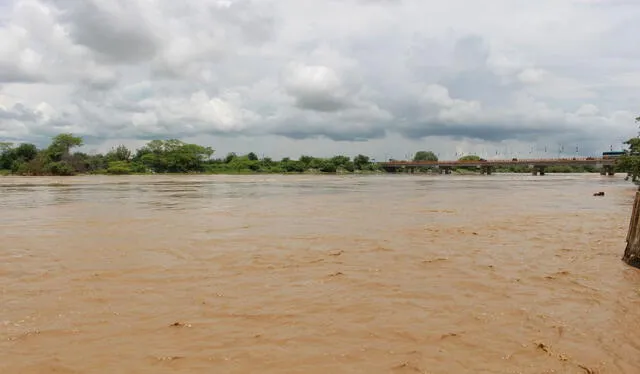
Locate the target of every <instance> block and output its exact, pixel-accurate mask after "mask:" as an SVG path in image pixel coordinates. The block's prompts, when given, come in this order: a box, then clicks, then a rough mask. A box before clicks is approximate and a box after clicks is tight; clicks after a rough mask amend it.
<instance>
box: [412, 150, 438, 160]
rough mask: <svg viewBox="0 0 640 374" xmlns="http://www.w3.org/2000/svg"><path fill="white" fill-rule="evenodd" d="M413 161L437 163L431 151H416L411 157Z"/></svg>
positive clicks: (436, 157)
mask: <svg viewBox="0 0 640 374" xmlns="http://www.w3.org/2000/svg"><path fill="white" fill-rule="evenodd" d="M413 161H438V156H436V154H435V153H433V152H431V151H418V152H416V154H415V156H413Z"/></svg>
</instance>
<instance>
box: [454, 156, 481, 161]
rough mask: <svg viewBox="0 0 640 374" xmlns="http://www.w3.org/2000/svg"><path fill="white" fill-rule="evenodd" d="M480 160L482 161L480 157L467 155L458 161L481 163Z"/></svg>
mask: <svg viewBox="0 0 640 374" xmlns="http://www.w3.org/2000/svg"><path fill="white" fill-rule="evenodd" d="M480 160H481V158H480V156H476V155H466V156H462V157H460V158H459V159H458V161H480Z"/></svg>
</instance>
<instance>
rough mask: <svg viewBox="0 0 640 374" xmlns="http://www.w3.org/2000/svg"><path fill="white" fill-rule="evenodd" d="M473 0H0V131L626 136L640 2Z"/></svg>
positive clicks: (348, 142) (482, 138)
mask: <svg viewBox="0 0 640 374" xmlns="http://www.w3.org/2000/svg"><path fill="white" fill-rule="evenodd" d="M490 3H491V6H488V5H487V4H485V3H482V2H474V1H467V0H451V1H447V2H439V1H435V0H422V1H418V0H402V1H399V0H398V1H394V0H349V1H324V2H322V1H318V2H311V1H294V0H278V1H275V0H266V1H257V0H208V1H202V0H184V1H172V0H154V1H147V0H111V1H106V0H86V1H73V0H5V1H4V2H0V40H2V43H0V137H1V138H3V139H10V140H27V141H29V140H32V141H41V139H42V138H43V137H46V136H50V135H53V134H56V133H58V132H61V131H72V132H75V133H77V134H78V135H82V136H85V137H86V138H87V139H91V141H92V142H95V143H96V144H107V143H109V142H112V141H123V142H130V143H131V144H134V143H135V144H137V143H138V142H140V141H143V140H144V139H151V138H157V137H181V138H192V139H210V141H211V142H213V143H215V142H216V141H217V140H216V139H219V138H220V137H224V138H225V139H226V140H224V143H225V144H227V145H228V144H235V145H236V146H238V147H241V148H242V147H247V149H238V150H237V151H239V152H244V151H250V150H255V151H258V152H260V151H261V150H260V149H249V148H248V147H249V145H248V144H251V147H258V148H260V147H267V146H266V145H265V146H263V145H262V144H270V145H269V147H270V148H269V149H268V150H269V151H274V149H278V146H277V145H276V144H277V143H278V142H280V144H287V147H293V148H295V149H298V148H299V147H298V146H295V147H294V146H293V144H305V145H304V148H303V149H304V150H305V151H307V152H308V153H314V152H316V153H322V152H324V150H326V149H332V150H334V149H338V148H339V147H345V148H346V149H349V150H353V151H354V152H357V150H362V151H363V152H364V151H365V150H366V151H367V152H374V153H375V152H377V153H378V157H384V156H382V154H384V153H389V152H393V153H399V152H400V149H404V148H411V147H420V148H427V149H433V150H435V151H439V152H443V153H444V152H449V151H447V150H452V149H455V148H456V147H458V148H459V147H463V144H464V147H471V148H473V149H477V148H478V147H480V146H479V144H484V146H486V147H489V148H491V147H494V148H500V147H502V148H504V147H505V144H507V143H509V144H512V145H513V146H514V147H522V149H525V150H526V149H529V146H527V145H526V144H532V143H540V144H542V143H544V144H559V143H567V144H568V143H574V142H580V143H581V144H583V149H585V150H590V151H593V152H598V149H600V148H602V147H603V146H604V144H605V143H606V144H610V143H613V142H617V143H620V141H621V139H624V138H626V137H629V136H633V135H635V132H636V128H635V125H634V123H633V119H634V118H635V117H636V116H637V115H638V112H640V108H638V102H639V100H638V93H637V92H636V90H635V89H634V88H635V87H636V86H637V85H634V82H637V81H638V74H637V66H640V54H639V53H637V51H635V50H634V49H633V48H632V44H633V43H631V41H632V40H634V39H633V38H634V37H635V36H636V35H637V34H638V32H640V29H639V27H640V26H638V25H639V24H638V22H637V19H638V17H640V4H638V3H637V2H633V1H607V2H598V1H578V0H562V1H553V0H541V1H537V2H525V1H519V0H517V1H511V0H492V1H491V2H490ZM233 139H235V140H233ZM239 139H244V140H242V141H240V140H239ZM247 139H262V141H255V142H249V141H248V140H247ZM0 140H2V139H0ZM218 142H219V140H218ZM292 142H293V143H292ZM334 142H337V143H336V144H335V145H334ZM385 142H388V143H385ZM243 144H245V145H243ZM470 144H473V146H471V145H470ZM212 145H214V147H215V146H216V144H212ZM506 148H510V146H506ZM542 148H544V147H542ZM547 148H549V146H547ZM263 149H266V148H263ZM384 150H386V151H384ZM395 150H397V151H395ZM396 157H397V156H396Z"/></svg>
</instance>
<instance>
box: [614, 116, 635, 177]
mask: <svg viewBox="0 0 640 374" xmlns="http://www.w3.org/2000/svg"><path fill="white" fill-rule="evenodd" d="M636 123H639V124H640V117H636ZM624 144H626V145H628V146H629V149H628V150H627V154H625V155H623V156H621V157H620V160H619V161H618V164H617V165H616V168H617V169H618V171H622V172H625V173H628V174H629V176H630V177H631V180H632V181H633V182H638V179H639V177H640V137H635V138H631V139H629V140H627V141H626V142H624Z"/></svg>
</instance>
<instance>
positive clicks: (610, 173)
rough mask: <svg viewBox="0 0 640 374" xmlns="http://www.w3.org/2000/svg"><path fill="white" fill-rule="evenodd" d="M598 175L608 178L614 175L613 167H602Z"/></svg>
mask: <svg viewBox="0 0 640 374" xmlns="http://www.w3.org/2000/svg"><path fill="white" fill-rule="evenodd" d="M600 175H608V176H610V177H611V176H613V175H615V171H614V168H613V165H604V166H603V167H602V169H600Z"/></svg>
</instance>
